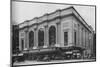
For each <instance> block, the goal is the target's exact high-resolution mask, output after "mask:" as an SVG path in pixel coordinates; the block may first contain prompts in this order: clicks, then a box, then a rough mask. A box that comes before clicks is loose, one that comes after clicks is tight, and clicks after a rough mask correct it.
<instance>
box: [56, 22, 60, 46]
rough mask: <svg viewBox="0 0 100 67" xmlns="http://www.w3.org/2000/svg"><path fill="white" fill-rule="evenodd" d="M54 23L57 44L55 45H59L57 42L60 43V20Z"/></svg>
mask: <svg viewBox="0 0 100 67" xmlns="http://www.w3.org/2000/svg"><path fill="white" fill-rule="evenodd" d="M56 25H57V29H56V30H57V31H56V44H57V46H60V45H58V44H60V36H61V35H60V34H61V25H60V22H58V23H56Z"/></svg>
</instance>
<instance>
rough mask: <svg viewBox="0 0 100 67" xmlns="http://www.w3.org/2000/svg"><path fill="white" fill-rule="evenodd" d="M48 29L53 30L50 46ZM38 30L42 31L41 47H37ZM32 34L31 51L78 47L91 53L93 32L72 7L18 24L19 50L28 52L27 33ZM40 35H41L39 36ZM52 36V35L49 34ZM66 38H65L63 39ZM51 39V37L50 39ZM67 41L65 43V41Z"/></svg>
mask: <svg viewBox="0 0 100 67" xmlns="http://www.w3.org/2000/svg"><path fill="white" fill-rule="evenodd" d="M50 28H52V30H53V29H54V28H55V30H54V31H55V33H54V34H55V38H54V37H53V38H54V39H55V40H54V39H51V42H52V41H53V42H52V43H54V45H53V46H50V42H49V41H50V33H49V32H50ZM39 30H41V31H43V32H44V33H43V35H44V38H43V41H42V39H41V40H40V41H41V43H40V44H42V43H43V46H42V47H39V35H38V34H39ZM31 31H32V32H33V33H34V35H33V36H34V37H33V40H34V41H33V46H32V47H31V49H39V48H48V47H68V46H78V47H82V48H85V49H87V50H88V52H90V53H92V49H93V43H92V42H93V36H92V35H93V30H92V28H91V27H90V26H89V25H88V24H87V23H86V22H85V21H84V19H83V18H82V17H81V16H80V15H79V14H78V12H77V11H76V10H75V9H74V7H69V8H65V9H62V10H56V11H55V12H52V13H50V14H45V15H43V16H41V17H36V18H34V19H31V20H27V21H25V22H23V23H21V24H19V49H20V50H21V51H22V50H30V47H29V42H31V41H29V38H30V37H29V33H30V32H31ZM41 35H42V34H41ZM51 35H52V34H51ZM65 37H66V38H65ZM51 38H52V37H51ZM66 40H67V41H66Z"/></svg>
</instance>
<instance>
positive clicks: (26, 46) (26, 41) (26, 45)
mask: <svg viewBox="0 0 100 67" xmlns="http://www.w3.org/2000/svg"><path fill="white" fill-rule="evenodd" d="M28 40H29V38H28V30H26V31H25V49H28V48H29V43H28Z"/></svg>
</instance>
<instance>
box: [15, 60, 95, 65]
mask: <svg viewBox="0 0 100 67" xmlns="http://www.w3.org/2000/svg"><path fill="white" fill-rule="evenodd" d="M88 61H95V59H78V60H54V61H53V60H52V61H49V62H44V61H38V62H37V61H24V62H16V63H14V66H19V65H36V64H48V63H49V64H51V63H64V62H66V63H67V62H68V63H69V62H88Z"/></svg>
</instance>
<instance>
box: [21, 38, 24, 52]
mask: <svg viewBox="0 0 100 67" xmlns="http://www.w3.org/2000/svg"><path fill="white" fill-rule="evenodd" d="M21 48H22V50H23V49H24V40H23V39H21Z"/></svg>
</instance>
